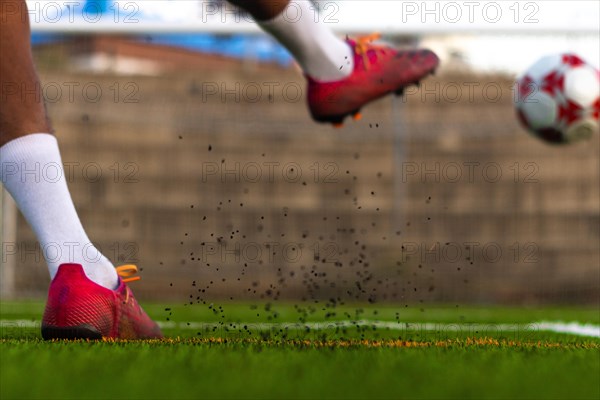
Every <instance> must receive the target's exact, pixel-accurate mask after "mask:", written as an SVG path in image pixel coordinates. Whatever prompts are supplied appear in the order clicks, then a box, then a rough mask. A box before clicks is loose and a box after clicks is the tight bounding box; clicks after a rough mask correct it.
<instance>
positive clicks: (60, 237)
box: [0, 133, 118, 289]
mask: <svg viewBox="0 0 600 400" xmlns="http://www.w3.org/2000/svg"><path fill="white" fill-rule="evenodd" d="M0 160H1V167H2V183H3V184H4V187H5V188H6V190H8V192H9V193H10V194H11V195H12V197H13V198H14V199H15V202H16V203H17V205H18V206H19V209H20V210H21V212H22V213H23V215H24V216H25V218H26V219H27V222H29V224H30V225H31V227H32V229H33V231H34V232H35V234H36V236H37V239H38V240H39V242H40V246H41V248H42V253H43V254H44V258H45V259H46V262H47V263H48V269H49V272H50V277H51V278H52V279H54V276H55V275H56V272H57V271H58V266H59V265H60V264H63V263H77V264H81V265H82V266H83V269H84V271H85V274H86V275H87V276H88V278H89V279H91V280H92V281H94V282H96V283H97V284H99V285H102V286H104V287H106V288H109V289H114V288H115V287H116V286H117V282H118V278H117V273H116V270H115V268H114V266H113V265H112V263H111V262H110V261H109V260H108V259H107V258H106V257H104V256H103V255H102V254H100V252H99V251H98V250H97V249H96V248H95V247H94V246H93V245H92V244H91V242H90V240H89V239H88V237H87V235H86V233H85V231H84V230H83V226H81V222H80V221H79V217H78V216H77V212H76V211H75V206H74V205H73V200H71V195H70V194H69V190H68V188H67V182H66V177H65V173H64V170H63V164H62V161H61V158H60V151H59V149H58V143H57V141H56V138H55V137H54V136H52V135H50V134H47V133H35V134H31V135H27V136H22V137H20V138H17V139H15V140H12V141H10V142H8V143H6V144H5V145H4V146H2V147H0Z"/></svg>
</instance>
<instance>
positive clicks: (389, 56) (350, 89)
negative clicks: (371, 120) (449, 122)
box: [231, 0, 439, 124]
mask: <svg viewBox="0 0 600 400" xmlns="http://www.w3.org/2000/svg"><path fill="white" fill-rule="evenodd" d="M231 2H232V3H234V4H236V5H238V6H240V7H242V8H244V9H245V10H247V11H248V12H249V13H250V14H252V16H253V17H254V18H255V19H256V20H257V22H258V24H259V25H260V26H261V27H262V28H263V29H264V30H265V31H267V32H269V33H270V34H272V35H273V36H274V37H275V38H276V39H277V40H279V42H280V43H281V44H283V45H284V46H285V47H286V48H287V49H288V50H289V51H290V52H291V53H292V55H293V56H294V58H295V59H296V61H298V64H300V66H301V67H302V69H303V71H304V73H305V75H306V77H307V80H308V92H307V99H308V106H309V109H310V112H311V115H312V117H313V118H314V119H315V120H317V121H319V122H332V123H334V124H338V123H341V122H342V121H343V119H344V118H345V117H346V116H347V115H350V114H353V115H355V116H359V114H358V111H359V110H360V108H361V107H363V106H364V105H365V104H367V103H369V102H371V101H373V100H375V99H377V98H380V97H383V96H385V95H387V94H389V93H402V91H403V89H404V88H405V87H406V86H409V85H411V84H415V83H418V82H419V81H420V80H421V79H423V78H425V77H426V76H427V75H429V74H431V73H433V71H434V70H435V69H436V68H437V66H438V64H439V60H438V58H437V56H436V55H435V54H434V53H433V52H431V51H429V50H398V49H394V48H392V47H389V46H377V45H373V44H371V43H370V42H371V41H372V40H373V37H367V38H362V39H358V40H356V41H354V40H349V39H348V40H345V41H344V40H341V39H338V38H337V37H336V36H335V35H334V34H333V33H332V32H331V30H330V29H329V26H328V25H327V24H325V23H324V22H323V18H322V16H317V14H316V13H317V10H316V9H315V7H314V6H313V4H312V3H311V2H310V1H308V0H293V1H289V0H231ZM364 4H365V7H368V6H369V3H368V2H364Z"/></svg>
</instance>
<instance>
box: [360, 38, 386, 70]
mask: <svg viewBox="0 0 600 400" xmlns="http://www.w3.org/2000/svg"><path fill="white" fill-rule="evenodd" d="M380 38H381V34H380V33H379V32H374V33H371V34H370V35H365V36H359V37H357V38H356V46H355V51H356V54H358V55H360V56H361V57H362V60H363V64H364V65H365V68H366V69H369V65H370V62H369V56H368V52H369V50H373V51H374V54H375V57H376V58H377V54H378V52H385V47H384V46H378V45H376V44H373V43H372V42H374V41H375V40H378V39H380Z"/></svg>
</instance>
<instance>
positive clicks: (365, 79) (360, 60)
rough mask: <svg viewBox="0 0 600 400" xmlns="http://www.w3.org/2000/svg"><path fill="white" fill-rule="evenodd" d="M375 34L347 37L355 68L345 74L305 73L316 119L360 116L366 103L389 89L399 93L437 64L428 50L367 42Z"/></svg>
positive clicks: (333, 119)
mask: <svg viewBox="0 0 600 400" xmlns="http://www.w3.org/2000/svg"><path fill="white" fill-rule="evenodd" d="M378 38H379V35H378V34H375V35H371V36H368V37H365V38H360V39H358V40H356V41H354V40H350V39H348V40H347V42H348V44H349V45H350V46H351V47H352V48H353V50H354V71H352V74H350V76H348V77H347V78H345V79H342V80H340V81H334V82H319V81H316V80H314V79H312V78H311V77H309V76H307V79H308V96H307V97H308V108H309V109H310V113H311V115H312V117H313V119H314V120H315V121H318V122H331V123H333V124H334V126H339V125H340V124H341V123H342V122H343V121H344V118H345V117H346V116H348V115H353V116H354V117H355V119H359V118H360V114H359V111H360V109H361V107H363V106H364V105H365V104H367V103H369V102H371V101H373V100H375V99H378V98H380V97H383V96H385V95H387V94H389V93H396V94H402V93H403V91H404V88H406V87H407V86H410V85H413V84H418V83H419V81H420V80H421V79H423V78H425V77H426V76H427V75H429V74H433V73H434V72H435V69H436V68H437V67H438V65H439V62H440V60H439V59H438V57H437V56H436V55H435V53H434V52H432V51H430V50H396V49H393V48H391V47H388V46H378V45H374V44H371V43H370V42H371V41H373V40H376V39H378Z"/></svg>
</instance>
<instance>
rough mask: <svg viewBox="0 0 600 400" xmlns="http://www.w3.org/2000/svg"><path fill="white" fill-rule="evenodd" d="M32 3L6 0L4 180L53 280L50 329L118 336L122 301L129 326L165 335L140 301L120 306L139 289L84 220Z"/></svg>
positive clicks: (1, 77) (0, 77)
mask: <svg viewBox="0 0 600 400" xmlns="http://www.w3.org/2000/svg"><path fill="white" fill-rule="evenodd" d="M26 7H27V5H26V3H25V1H24V0H2V4H1V7H0V23H1V24H2V29H0V55H1V57H0V167H1V172H2V173H1V179H2V183H3V184H4V187H5V188H6V189H7V190H8V192H9V193H10V194H11V195H12V197H13V198H14V199H15V202H16V203H17V206H18V207H19V209H20V210H21V212H22V213H23V215H24V216H25V218H26V219H27V221H28V222H29V224H30V225H31V227H32V229H33V230H34V232H35V234H36V237H37V239H38V241H39V242H40V246H41V248H42V250H43V254H44V257H45V259H46V262H47V264H48V269H49V272H50V276H51V278H52V283H51V287H50V293H49V299H48V305H47V308H46V313H45V315H44V323H43V329H42V333H43V334H44V324H46V323H47V322H48V321H49V323H50V324H51V325H52V327H53V329H54V328H56V329H55V332H54V334H55V335H56V336H54V337H60V336H61V335H62V336H65V337H71V336H73V330H72V329H70V327H72V326H73V325H74V324H75V323H76V324H77V325H78V326H81V325H85V330H84V331H83V330H82V331H80V332H79V333H77V332H75V333H77V334H79V335H80V334H81V332H84V334H83V335H84V336H86V337H96V336H98V333H99V330H102V331H103V332H102V334H101V335H105V336H109V335H113V334H117V333H119V332H118V329H116V328H115V327H117V328H118V326H119V323H120V321H122V317H121V320H116V318H112V319H111V315H112V316H114V315H115V308H116V307H120V308H121V310H120V312H119V313H118V314H119V315H120V316H123V315H125V317H129V314H132V316H131V320H132V321H134V322H133V324H131V323H130V324H128V325H127V326H128V327H131V326H132V325H133V326H135V327H140V329H138V332H141V331H145V332H150V333H149V334H146V335H145V336H157V335H160V332H158V334H155V333H156V332H157V328H156V326H155V324H153V323H152V322H151V321H150V320H149V319H148V318H147V316H146V317H145V318H144V316H145V314H142V313H143V312H140V309H139V308H136V307H133V306H134V304H133V303H135V300H134V299H133V300H132V301H130V302H129V304H130V305H124V306H122V305H119V304H118V303H120V301H119V299H120V298H121V297H123V298H125V297H126V298H127V299H129V298H132V296H131V293H130V292H128V290H129V289H128V288H127V287H126V286H125V285H124V284H123V283H122V281H121V280H120V279H119V277H118V275H117V271H116V270H115V268H114V267H113V265H112V263H111V262H110V261H109V260H108V259H107V258H106V257H104V256H103V255H102V254H100V252H99V251H98V250H97V249H96V248H95V247H94V246H93V245H92V244H91V242H90V240H89V238H88V237H87V235H86V233H85V231H84V229H83V227H82V225H81V222H80V220H79V217H78V215H77V212H76V210H75V206H74V205H73V201H72V199H71V195H70V194H69V191H68V188H67V183H66V177H65V173H64V170H63V164H62V160H61V156H60V151H59V148H58V143H57V141H56V138H55V137H54V136H53V135H52V134H51V133H50V131H51V127H50V122H49V120H48V118H47V117H46V112H45V107H44V102H43V98H42V95H41V88H40V82H39V79H38V76H37V73H36V71H35V67H34V64H33V59H32V54H31V48H30V27H29V20H28V13H27V9H26ZM42 171H44V173H42ZM129 311H131V312H130V313H129ZM128 313H129V314H128ZM106 314H109V315H106ZM73 321H75V322H73ZM107 321H108V322H111V323H110V326H106V325H107ZM65 327H67V328H69V329H67V330H64V328H65ZM98 327H99V328H102V329H96V328H98ZM130 333H131V332H127V334H129V336H130V337H131V336H133V335H131V334H130ZM142 333H143V332H142ZM101 335H100V336H101ZM45 336H46V335H45ZM75 336H76V335H75ZM47 337H53V336H52V335H50V336H47Z"/></svg>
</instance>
